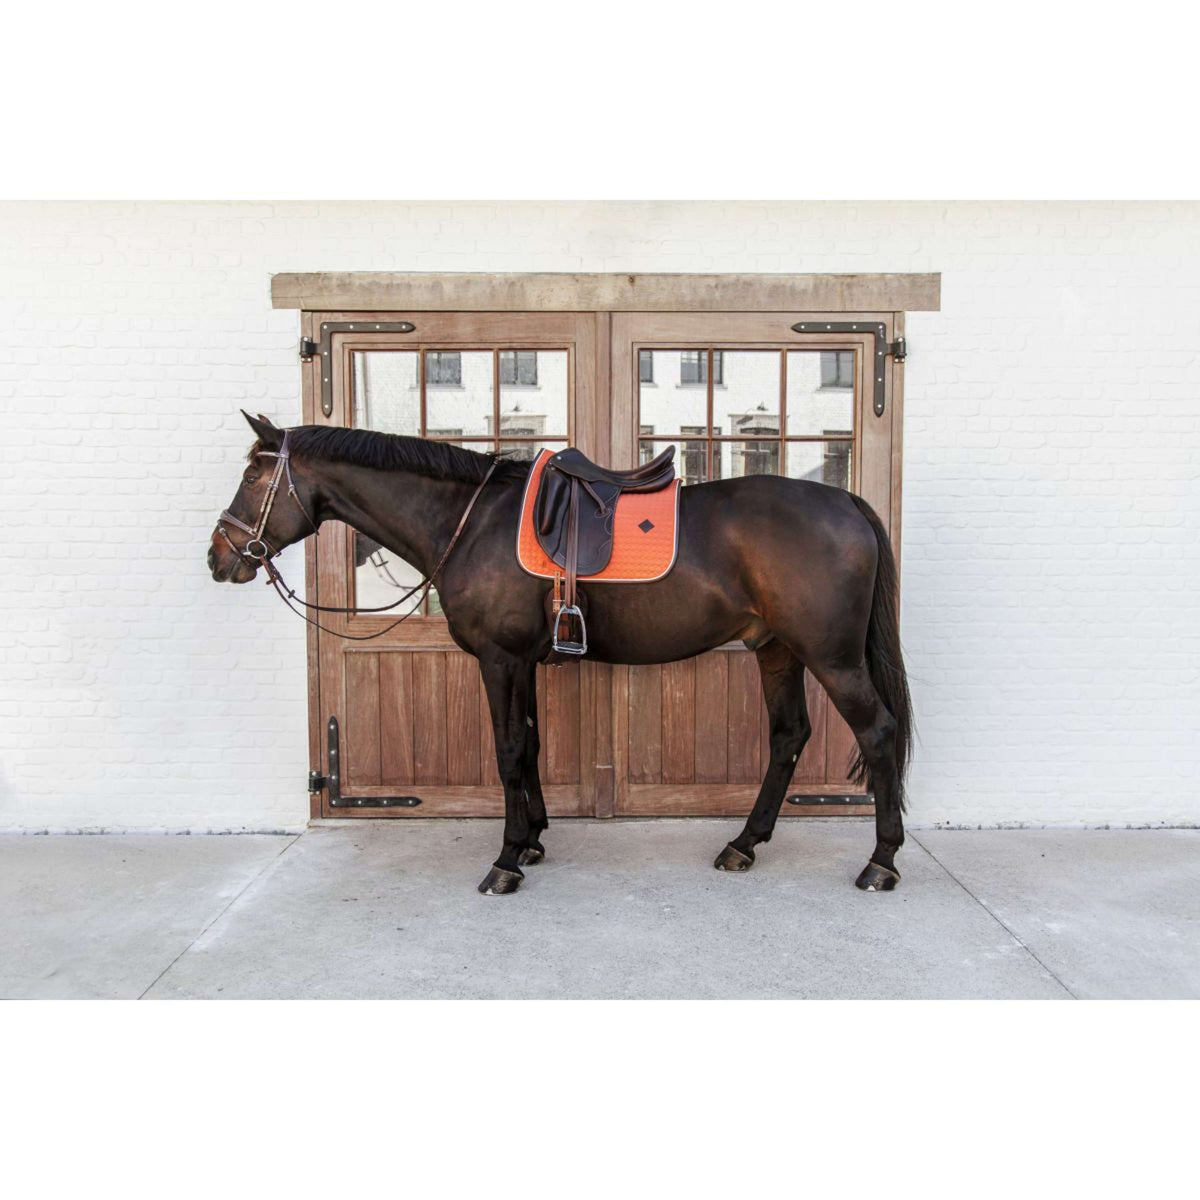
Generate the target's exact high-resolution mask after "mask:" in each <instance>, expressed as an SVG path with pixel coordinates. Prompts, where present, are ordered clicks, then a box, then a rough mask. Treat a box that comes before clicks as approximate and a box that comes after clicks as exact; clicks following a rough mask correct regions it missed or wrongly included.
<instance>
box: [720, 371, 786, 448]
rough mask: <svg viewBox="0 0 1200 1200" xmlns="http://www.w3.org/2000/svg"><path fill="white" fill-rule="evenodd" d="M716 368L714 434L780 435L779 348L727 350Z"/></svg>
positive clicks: (722, 435) (731, 435)
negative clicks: (719, 368) (719, 366)
mask: <svg viewBox="0 0 1200 1200" xmlns="http://www.w3.org/2000/svg"><path fill="white" fill-rule="evenodd" d="M721 358H722V369H721V373H720V374H719V375H718V374H717V372H716V371H715V369H714V371H713V436H714V437H733V436H737V435H743V436H747V437H749V436H753V435H758V436H760V437H778V436H779V372H780V371H781V370H782V361H781V356H780V353H779V351H778V350H725V351H723V352H722V354H721Z"/></svg>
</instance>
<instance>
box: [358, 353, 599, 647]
mask: <svg viewBox="0 0 1200 1200" xmlns="http://www.w3.org/2000/svg"><path fill="white" fill-rule="evenodd" d="M503 341H504V339H503V338H500V337H497V338H495V339H494V340H491V341H490V342H488V343H485V344H479V343H474V342H473V343H464V344H456V343H455V342H454V341H453V339H439V340H438V341H436V342H431V343H428V344H421V343H413V344H409V345H397V344H396V343H395V342H394V341H392V340H390V339H381V340H379V341H376V340H374V339H371V338H369V337H349V336H344V337H343V338H342V340H341V376H342V379H343V383H342V385H341V386H342V388H343V390H344V392H345V397H346V409H347V411H346V416H347V422H346V428H349V429H358V428H361V427H360V426H359V425H358V424H357V421H356V415H357V411H358V401H359V397H358V386H359V375H358V371H357V369H356V365H355V356H356V355H358V354H365V355H371V354H416V356H417V391H418V396H417V404H418V416H419V421H420V430H419V432H418V433H417V434H413V435H409V436H415V437H421V438H424V439H426V440H428V441H431V442H448V443H451V444H453V445H456V446H463V447H464V448H466V449H469V450H475V451H477V452H479V453H491V454H495V455H497V456H500V455H502V454H503V453H504V451H505V449H506V448H507V447H509V446H520V447H527V446H545V445H549V446H570V445H572V444H573V443H574V438H575V428H576V426H575V404H576V399H577V396H576V381H575V370H576V364H575V348H574V346H572V345H571V344H569V343H567V344H564V343H563V342H561V341H555V342H547V343H546V344H538V345H532V346H530V345H521V346H505V345H503ZM472 351H475V352H485V353H490V354H491V356H492V389H491V391H492V411H491V422H492V432H491V433H490V434H468V435H466V436H462V435H458V434H442V433H436V432H433V433H431V432H430V430H429V424H428V417H429V410H428V389H429V388H430V387H433V388H442V387H455V386H457V387H462V386H463V385H462V382H461V380H462V356H463V354H465V353H470V352H472ZM510 351H511V352H514V353H517V352H519V353H530V354H534V355H537V354H540V353H542V352H559V353H562V354H565V355H566V375H567V393H566V425H567V428H566V431H565V432H561V433H560V432H559V431H557V430H550V431H547V432H543V433H540V434H533V435H529V434H520V435H509V434H504V433H503V432H502V420H501V412H500V401H501V389H502V388H510V387H518V388H523V387H529V386H531V385H528V384H509V383H502V382H501V378H500V376H501V367H500V360H501V356H502V355H503V354H505V353H508V352H510ZM431 354H439V355H440V354H454V355H457V356H458V363H459V383H458V384H457V385H456V384H447V383H436V382H432V381H430V380H429V379H428V378H427V363H428V356H429V355H431ZM535 361H536V360H535ZM364 366H365V364H364ZM346 542H347V544H346V554H347V571H348V591H349V596H350V606H351V607H354V605H355V604H356V603H357V570H358V568H357V566H356V565H355V544H356V535H355V533H354V531H353V530H352V531H350V536H349V537H348V538H347V539H346ZM435 596H436V590H435V589H432V588H431V589H430V591H429V593H428V594H427V595H426V596H425V597H424V598H423V599H422V602H421V607H420V610H419V611H418V612H417V613H415V614H414V616H413V619H414V620H420V621H425V620H430V619H432V620H434V621H441V620H444V619H445V618H444V617H443V616H442V612H441V608H440V605H436V604H435V603H433V602H432V600H433V598H434V597H435ZM350 620H351V622H352V623H354V624H355V625H357V623H359V622H362V621H369V620H370V618H368V617H366V616H364V615H358V614H355V615H353V616H352V617H351V618H350Z"/></svg>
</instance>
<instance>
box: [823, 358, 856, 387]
mask: <svg viewBox="0 0 1200 1200" xmlns="http://www.w3.org/2000/svg"><path fill="white" fill-rule="evenodd" d="M821 386H822V387H827V388H829V387H840V388H852V387H853V386H854V351H853V350H822V351H821Z"/></svg>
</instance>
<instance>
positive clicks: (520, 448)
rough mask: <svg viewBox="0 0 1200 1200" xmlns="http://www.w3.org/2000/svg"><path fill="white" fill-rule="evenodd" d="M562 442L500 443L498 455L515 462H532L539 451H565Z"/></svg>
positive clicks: (564, 443) (564, 444) (564, 445)
mask: <svg viewBox="0 0 1200 1200" xmlns="http://www.w3.org/2000/svg"><path fill="white" fill-rule="evenodd" d="M566 445H567V443H566V442H565V441H564V442H540V441H539V442H501V443H500V453H501V454H503V455H504V457H505V458H511V459H515V460H516V461H517V462H533V460H534V459H535V458H537V456H538V453H539V451H541V450H554V451H558V450H565V449H566Z"/></svg>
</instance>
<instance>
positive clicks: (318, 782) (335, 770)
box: [308, 717, 421, 808]
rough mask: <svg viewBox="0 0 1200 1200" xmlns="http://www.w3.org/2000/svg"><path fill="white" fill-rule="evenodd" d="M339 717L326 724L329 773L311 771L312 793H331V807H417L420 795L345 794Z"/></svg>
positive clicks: (309, 779)
mask: <svg viewBox="0 0 1200 1200" xmlns="http://www.w3.org/2000/svg"><path fill="white" fill-rule="evenodd" d="M338 732H339V731H338V719H337V717H330V718H329V724H328V725H326V726H325V733H326V749H327V751H328V754H329V774H328V775H322V774H321V772H320V771H309V773H308V790H309V792H310V794H313V795H315V794H316V793H317V792H319V791H322V790H325V791H327V792H328V793H329V807H330V808H416V807H417V805H418V804H420V803H421V798H420V797H419V796H343V795H342V764H341V748H340V746H339V744H338V743H339V741H340V740H341V739H340V738H339V736H338Z"/></svg>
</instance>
